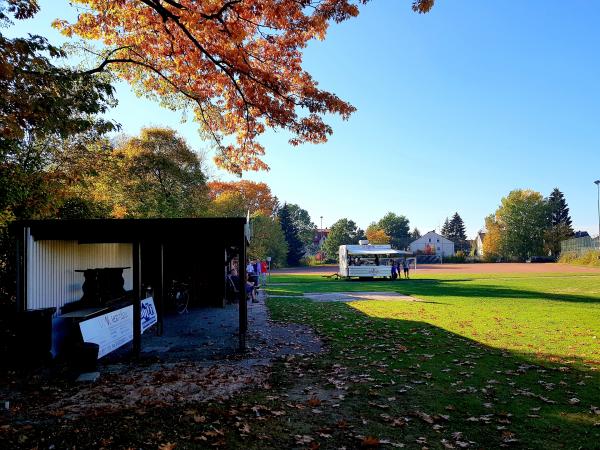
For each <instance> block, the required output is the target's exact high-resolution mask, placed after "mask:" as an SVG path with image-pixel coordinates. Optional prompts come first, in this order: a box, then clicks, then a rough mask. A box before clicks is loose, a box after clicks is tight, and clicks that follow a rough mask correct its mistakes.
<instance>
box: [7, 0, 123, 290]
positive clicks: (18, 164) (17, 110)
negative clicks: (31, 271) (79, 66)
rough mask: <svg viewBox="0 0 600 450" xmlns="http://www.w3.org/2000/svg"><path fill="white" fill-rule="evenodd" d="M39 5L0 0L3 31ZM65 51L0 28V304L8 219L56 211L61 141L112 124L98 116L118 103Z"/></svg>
mask: <svg viewBox="0 0 600 450" xmlns="http://www.w3.org/2000/svg"><path fill="white" fill-rule="evenodd" d="M38 9H39V8H38V5H37V2H35V1H28V0H0V30H1V29H3V28H6V27H9V26H10V25H11V24H12V20H14V19H17V20H21V19H28V18H31V17H33V16H34V15H35V13H36V12H37V11H38ZM65 57H66V54H65V52H64V51H62V50H61V49H59V48H58V47H55V46H53V45H51V44H50V43H49V42H48V41H47V40H46V39H45V38H44V37H42V36H32V35H29V36H27V37H17V38H8V37H7V36H5V35H4V34H3V33H0V92H1V93H2V94H1V95H0V302H9V301H11V300H12V299H14V293H15V289H14V288H15V284H14V280H15V271H14V260H15V256H14V254H13V253H14V248H15V245H14V241H13V238H12V236H10V234H9V233H8V230H7V224H8V223H9V222H10V221H12V220H15V219H30V218H50V217H56V216H57V214H58V211H59V208H60V207H61V205H63V204H64V203H65V186H66V185H67V181H68V180H64V179H63V178H62V175H63V174H64V170H63V169H62V168H61V166H60V165H59V164H58V163H57V162H58V161H59V157H60V156H62V155H61V153H63V152H64V151H66V150H69V146H65V145H63V143H64V142H65V141H66V140H68V139H71V138H72V137H73V136H89V135H92V134H96V135H101V134H103V133H105V132H107V131H111V130H114V129H115V128H116V125H115V124H114V123H112V122H110V121H108V120H106V119H104V118H102V117H101V116H100V114H102V113H105V112H106V111H107V110H108V109H109V108H110V107H111V106H112V105H114V104H115V103H116V102H115V99H114V97H113V88H112V86H111V84H110V77H109V76H108V75H107V74H88V73H81V72H79V71H77V70H75V69H73V68H70V67H67V66H65V65H64V64H63V61H61V60H64V58H65ZM63 211H64V212H65V213H66V212H67V207H66V206H65V208H63ZM88 212H89V211H88ZM71 213H74V211H73V210H72V211H71ZM83 213H84V211H83V210H80V211H79V214H83Z"/></svg>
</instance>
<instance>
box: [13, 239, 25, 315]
mask: <svg viewBox="0 0 600 450" xmlns="http://www.w3.org/2000/svg"><path fill="white" fill-rule="evenodd" d="M25 239H27V228H25V227H23V230H22V231H21V236H19V237H18V238H17V239H16V241H17V242H16V245H17V249H16V250H17V252H16V266H15V269H16V271H17V292H16V294H17V304H16V307H17V311H19V312H20V311H23V310H24V309H25V280H26V279H27V275H26V274H25V251H24V250H25V242H26V241H25Z"/></svg>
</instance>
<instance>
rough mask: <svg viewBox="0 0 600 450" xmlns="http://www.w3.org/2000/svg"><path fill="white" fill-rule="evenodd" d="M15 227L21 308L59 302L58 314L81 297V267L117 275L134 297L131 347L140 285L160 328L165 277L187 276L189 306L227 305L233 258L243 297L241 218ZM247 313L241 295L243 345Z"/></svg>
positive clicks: (244, 230) (137, 334)
mask: <svg viewBox="0 0 600 450" xmlns="http://www.w3.org/2000/svg"><path fill="white" fill-rule="evenodd" d="M12 227H13V232H15V234H16V235H17V236H18V239H17V241H18V244H17V245H18V249H17V259H18V274H17V307H18V309H19V310H21V311H25V310H37V309H43V308H56V309H57V315H58V316H60V315H61V314H62V312H61V311H63V309H64V307H65V305H69V304H76V303H77V302H78V301H81V300H82V298H83V289H82V286H83V282H84V272H85V271H86V270H87V271H89V270H99V271H108V273H118V274H121V273H122V278H121V283H120V286H118V288H119V289H121V291H126V292H128V298H129V299H130V301H131V302H132V303H133V348H134V351H136V352H139V350H140V345H141V329H140V319H141V307H140V301H139V300H140V299H142V298H143V297H142V295H143V292H142V286H152V290H153V296H154V300H155V304H156V309H157V313H158V325H159V327H158V329H159V332H160V330H161V329H162V319H163V317H164V314H165V310H166V309H165V308H166V304H165V295H166V289H168V284H169V282H170V280H174V279H177V280H182V279H188V280H190V294H191V302H192V305H196V306H213V307H214V306H224V304H225V301H226V296H227V293H228V288H227V284H228V280H227V271H228V269H229V268H230V267H231V264H232V261H238V262H239V263H238V267H239V268H238V270H239V273H238V275H239V276H238V277H237V278H236V283H237V286H234V289H235V291H236V292H238V293H242V294H240V297H241V298H243V297H244V295H243V293H245V288H246V284H245V279H246V274H245V269H246V264H245V261H246V247H247V245H248V244H249V234H250V233H249V225H248V224H247V220H246V218H241V217H240V218H197V219H187V218H186V219H81V220H30V221H20V222H16V223H14V224H13V225H12ZM103 273H104V272H103ZM113 278H114V277H113ZM117 284H118V283H117ZM230 285H231V283H230ZM104 297H105V298H104V300H106V296H104ZM135 299H137V300H138V301H135ZM104 300H102V301H104ZM130 304H131V303H130ZM82 306H90V305H88V304H86V305H82ZM97 306H98V307H102V306H104V305H97ZM100 309H101V308H100ZM247 317H248V315H247V306H246V302H245V301H239V346H240V349H244V348H245V336H246V330H247Z"/></svg>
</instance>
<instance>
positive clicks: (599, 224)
mask: <svg viewBox="0 0 600 450" xmlns="http://www.w3.org/2000/svg"><path fill="white" fill-rule="evenodd" d="M594 184H595V185H596V187H597V188H598V245H599V246H600V180H596V181H594Z"/></svg>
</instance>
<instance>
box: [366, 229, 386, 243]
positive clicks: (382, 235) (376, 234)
mask: <svg viewBox="0 0 600 450" xmlns="http://www.w3.org/2000/svg"><path fill="white" fill-rule="evenodd" d="M366 234H367V239H368V240H369V243H370V244H389V243H390V237H389V236H388V235H387V234H386V232H385V230H383V229H382V228H378V227H369V228H367V233H366Z"/></svg>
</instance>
